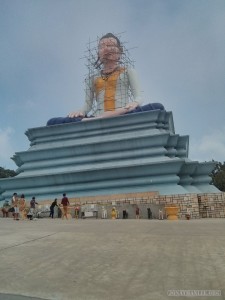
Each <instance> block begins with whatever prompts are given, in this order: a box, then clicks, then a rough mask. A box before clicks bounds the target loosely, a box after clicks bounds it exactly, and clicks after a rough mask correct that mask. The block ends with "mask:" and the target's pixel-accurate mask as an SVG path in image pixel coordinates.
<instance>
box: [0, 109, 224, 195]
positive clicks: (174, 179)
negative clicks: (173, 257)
mask: <svg viewBox="0 0 225 300" xmlns="http://www.w3.org/2000/svg"><path fill="white" fill-rule="evenodd" d="M26 135H27V137H28V138H29V140H30V148H29V149H28V150H27V151H22V152H17V153H16V154H15V155H14V156H13V160H14V161H15V163H16V164H17V166H18V167H19V168H18V170H17V171H18V175H17V176H16V177H13V178H4V179H1V180H0V200H1V199H10V198H11V196H12V194H13V193H14V192H15V191H16V192H17V193H18V194H23V193H24V194H25V195H26V197H27V199H29V198H31V197H33V195H35V196H36V198H37V199H38V200H49V199H54V198H56V197H61V195H62V194H63V193H65V192H66V194H67V196H68V197H69V198H73V197H86V196H99V195H113V194H124V193H139V192H158V193H159V194H160V195H174V194H189V193H194V194H200V193H217V192H219V191H218V190H217V189H216V188H215V187H214V186H213V185H210V181H211V178H210V177H209V174H210V173H211V172H212V170H213V169H214V166H215V163H214V162H207V163H199V162H197V161H191V160H190V159H188V145H189V137H188V136H180V135H178V134H175V130H174V124H173V115H172V112H167V111H161V110H154V111H148V112H142V113H134V114H129V115H123V116H117V117H113V118H105V119H94V118H93V119H91V120H89V121H87V122H78V123H69V124H61V125H54V126H44V127H37V128H31V129H28V130H27V132H26Z"/></svg>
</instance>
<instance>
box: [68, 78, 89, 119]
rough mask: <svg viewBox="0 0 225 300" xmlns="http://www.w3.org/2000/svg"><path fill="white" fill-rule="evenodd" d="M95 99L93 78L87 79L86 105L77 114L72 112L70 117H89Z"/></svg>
mask: <svg viewBox="0 0 225 300" xmlns="http://www.w3.org/2000/svg"><path fill="white" fill-rule="evenodd" d="M93 99H94V89H93V77H91V78H86V79H85V103H84V105H83V107H82V108H81V109H80V110H78V111H75V112H71V113H70V114H69V115H68V117H70V118H75V117H84V116H85V115H87V114H88V113H89V112H90V111H91V109H92V104H93Z"/></svg>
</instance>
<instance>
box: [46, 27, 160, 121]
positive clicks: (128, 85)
mask: <svg viewBox="0 0 225 300" xmlns="http://www.w3.org/2000/svg"><path fill="white" fill-rule="evenodd" d="M97 49H98V50H97V58H96V60H95V62H94V64H93V65H94V68H95V72H94V73H93V74H91V75H89V76H88V77H87V78H86V80H85V85H86V87H85V90H86V95H85V103H84V106H83V108H82V109H80V110H78V111H75V112H71V113H69V114H68V116H67V117H59V118H52V119H50V120H49V121H48V122H47V125H48V126H50V125H56V124H63V123H71V122H80V121H88V120H91V118H107V117H114V116H118V115H124V114H130V113H138V112H143V111H149V110H164V107H163V105H162V104H160V103H151V104H147V105H142V100H141V91H140V86H139V83H138V79H137V75H136V72H135V70H134V69H133V68H131V67H129V66H127V65H124V64H122V61H121V56H122V55H123V47H122V45H121V42H120V40H119V39H118V37H116V36H115V35H113V34H112V33H107V34H106V35H104V36H102V37H101V38H100V40H99V42H98V47H97ZM90 114H91V115H90Z"/></svg>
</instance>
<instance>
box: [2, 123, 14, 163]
mask: <svg viewBox="0 0 225 300" xmlns="http://www.w3.org/2000/svg"><path fill="white" fill-rule="evenodd" d="M13 133H14V130H13V129H12V128H10V127H8V128H5V129H1V128H0V166H1V167H3V168H5V167H6V166H7V167H6V168H8V167H9V165H10V167H11V166H13V163H12V161H11V159H10V157H11V156H12V155H13V154H14V150H13V146H12V135H13Z"/></svg>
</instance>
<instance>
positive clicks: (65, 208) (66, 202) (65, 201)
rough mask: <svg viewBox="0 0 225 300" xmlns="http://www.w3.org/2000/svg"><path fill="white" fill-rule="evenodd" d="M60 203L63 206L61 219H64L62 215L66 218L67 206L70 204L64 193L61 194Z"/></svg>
mask: <svg viewBox="0 0 225 300" xmlns="http://www.w3.org/2000/svg"><path fill="white" fill-rule="evenodd" d="M61 204H62V206H63V214H62V219H64V216H65V217H66V219H67V220H68V216H67V214H68V206H69V205H70V203H69V200H68V198H67V197H66V193H64V194H63V198H62V201H61Z"/></svg>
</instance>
